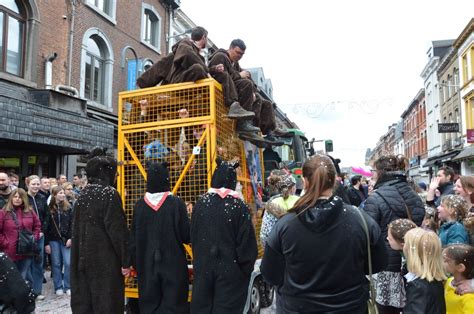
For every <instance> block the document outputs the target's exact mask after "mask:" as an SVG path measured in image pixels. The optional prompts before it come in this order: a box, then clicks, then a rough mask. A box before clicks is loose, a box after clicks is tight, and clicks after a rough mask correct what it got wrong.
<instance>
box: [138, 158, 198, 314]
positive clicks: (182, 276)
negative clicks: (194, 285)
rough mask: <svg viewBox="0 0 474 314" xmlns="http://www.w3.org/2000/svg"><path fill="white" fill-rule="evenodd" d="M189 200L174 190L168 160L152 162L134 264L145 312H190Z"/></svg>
mask: <svg viewBox="0 0 474 314" xmlns="http://www.w3.org/2000/svg"><path fill="white" fill-rule="evenodd" d="M184 243H186V244H188V243H189V218H188V214H187V211H186V205H185V203H184V202H183V201H182V200H181V199H179V198H178V197H176V196H174V195H172V194H171V192H170V178H169V173H168V169H167V164H166V163H163V164H160V163H157V162H154V163H149V164H148V169H147V187H146V193H145V195H144V196H143V197H142V198H140V200H138V202H137V203H136V204H135V208H134V211H133V220H132V226H131V232H130V260H131V261H130V263H129V264H130V265H132V266H133V267H134V268H136V270H137V276H138V291H139V294H140V297H139V300H138V302H139V307H140V312H141V313H189V305H188V302H187V299H188V285H189V281H188V266H187V261H186V253H185V251H184V247H183V244H184Z"/></svg>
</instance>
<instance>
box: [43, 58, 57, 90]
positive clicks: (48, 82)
mask: <svg viewBox="0 0 474 314" xmlns="http://www.w3.org/2000/svg"><path fill="white" fill-rule="evenodd" d="M57 57H58V54H57V53H56V52H53V53H52V54H50V55H49V56H47V57H46V61H45V64H44V88H45V89H51V88H52V87H53V61H54V60H55V59H56V58H57Z"/></svg>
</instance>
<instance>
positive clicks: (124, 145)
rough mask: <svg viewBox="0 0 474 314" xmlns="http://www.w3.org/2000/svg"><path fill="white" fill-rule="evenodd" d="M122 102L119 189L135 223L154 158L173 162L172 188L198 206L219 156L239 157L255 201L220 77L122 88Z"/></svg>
mask: <svg viewBox="0 0 474 314" xmlns="http://www.w3.org/2000/svg"><path fill="white" fill-rule="evenodd" d="M119 106H120V108H119V110H120V111H121V112H120V114H119V118H120V119H119V141H118V143H119V161H120V162H121V163H122V164H123V166H121V167H119V175H120V176H121V178H120V182H121V184H120V185H119V192H120V194H121V195H122V199H123V200H124V210H125V214H126V217H127V222H128V223H129V224H130V223H131V219H132V215H133V207H134V205H135V203H136V202H137V201H138V200H139V199H140V198H141V197H142V196H143V195H144V194H145V192H146V173H145V172H146V164H147V163H148V162H154V161H157V162H166V163H168V169H169V173H170V183H171V190H172V191H173V194H174V195H177V196H179V197H180V198H181V199H182V200H183V201H184V202H185V203H186V206H187V208H188V211H192V207H193V206H194V204H195V202H196V200H197V199H198V198H199V197H200V196H201V195H202V194H204V193H205V192H206V191H207V190H208V188H209V186H210V179H211V175H212V173H211V172H212V169H213V163H214V162H215V160H216V158H217V157H218V156H219V157H221V158H222V159H224V160H233V161H239V164H240V167H239V168H238V169H237V172H238V173H237V175H238V181H239V184H240V185H239V187H238V189H240V191H241V192H242V195H243V196H244V199H245V200H246V202H247V203H248V204H249V205H250V204H253V203H254V196H253V192H252V186H251V183H250V178H249V175H248V171H247V164H246V160H245V151H244V148H243V143H242V142H241V141H240V140H239V139H238V137H237V135H236V134H235V132H234V122H233V120H231V119H229V118H227V112H228V108H227V107H226V106H225V105H224V101H223V94H222V90H221V87H220V85H219V84H218V83H217V82H216V81H214V80H213V79H206V80H203V81H199V82H197V83H196V84H190V83H182V84H173V85H166V86H159V87H153V88H147V89H143V90H136V91H129V92H122V93H120V95H119ZM120 159H122V160H120ZM256 230H259V227H258V226H256ZM257 235H258V234H257ZM258 238H259V237H258V236H257V239H258ZM260 251H261V249H260ZM188 258H189V259H190V258H191V257H190V256H189V254H188ZM127 288H132V289H134V288H137V282H136V280H134V279H131V280H128V282H127Z"/></svg>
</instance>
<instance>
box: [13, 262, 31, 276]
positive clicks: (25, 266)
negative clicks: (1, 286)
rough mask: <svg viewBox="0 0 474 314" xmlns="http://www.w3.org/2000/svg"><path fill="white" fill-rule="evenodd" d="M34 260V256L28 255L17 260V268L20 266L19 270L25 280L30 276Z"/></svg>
mask: <svg viewBox="0 0 474 314" xmlns="http://www.w3.org/2000/svg"><path fill="white" fill-rule="evenodd" d="M32 262H33V257H27V258H24V259H21V260H19V261H16V262H15V265H16V268H18V272H19V273H20V275H21V277H22V278H23V279H25V280H27V279H28V277H29V272H30V267H31V263H32Z"/></svg>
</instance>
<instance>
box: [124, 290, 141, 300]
mask: <svg viewBox="0 0 474 314" xmlns="http://www.w3.org/2000/svg"><path fill="white" fill-rule="evenodd" d="M125 296H126V297H127V298H132V299H138V289H137V288H125Z"/></svg>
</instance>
